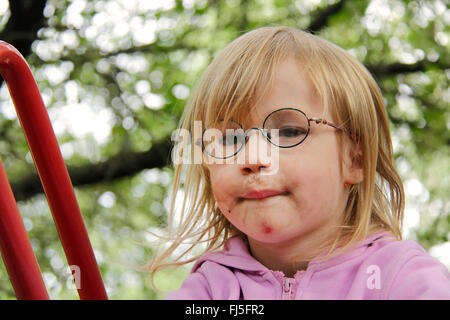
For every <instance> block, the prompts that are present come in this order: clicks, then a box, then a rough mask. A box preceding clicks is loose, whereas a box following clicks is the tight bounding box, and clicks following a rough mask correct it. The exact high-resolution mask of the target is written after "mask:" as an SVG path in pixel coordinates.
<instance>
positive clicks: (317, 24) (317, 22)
mask: <svg viewBox="0 0 450 320" xmlns="http://www.w3.org/2000/svg"><path fill="white" fill-rule="evenodd" d="M345 1H346V0H340V1H338V2H336V3H334V4H332V5H329V6H327V7H325V8H324V9H320V10H318V11H317V12H316V13H315V14H313V15H314V18H313V20H312V21H311V22H310V24H309V26H308V27H307V28H306V29H307V30H309V31H310V32H312V33H317V32H319V31H320V30H322V29H323V28H325V27H326V26H327V25H328V19H329V18H330V17H331V16H333V15H335V14H336V13H338V12H339V11H341V9H342V7H343V6H344V3H345Z"/></svg>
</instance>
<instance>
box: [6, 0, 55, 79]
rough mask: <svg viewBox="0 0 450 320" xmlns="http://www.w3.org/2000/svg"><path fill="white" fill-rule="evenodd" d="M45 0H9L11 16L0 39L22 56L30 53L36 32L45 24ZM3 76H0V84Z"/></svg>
mask: <svg viewBox="0 0 450 320" xmlns="http://www.w3.org/2000/svg"><path fill="white" fill-rule="evenodd" d="M46 3H47V0H33V1H27V0H9V9H10V11H11V16H10V17H9V20H8V22H7V23H6V25H5V28H4V29H3V30H2V31H1V32H0V39H1V40H3V41H6V42H8V43H10V44H11V45H13V46H14V47H15V48H16V49H17V50H19V52H20V53H21V54H22V55H23V56H24V57H26V56H28V55H29V54H30V53H31V44H32V43H33V41H34V40H36V39H37V32H38V31H39V29H40V28H42V27H43V26H44V25H45V23H46V22H45V21H46V18H45V17H44V7H45V4H46ZM2 84H3V78H1V77H0V86H1V85H2Z"/></svg>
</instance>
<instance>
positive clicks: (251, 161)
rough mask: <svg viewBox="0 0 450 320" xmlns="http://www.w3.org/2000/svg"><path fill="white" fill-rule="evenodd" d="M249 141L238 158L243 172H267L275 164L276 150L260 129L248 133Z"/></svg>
mask: <svg viewBox="0 0 450 320" xmlns="http://www.w3.org/2000/svg"><path fill="white" fill-rule="evenodd" d="M247 139H248V140H247V142H246V145H245V147H244V148H243V150H241V152H240V154H239V157H240V159H238V161H239V162H238V163H239V164H240V170H241V173H242V174H250V173H261V172H262V171H264V172H265V173H267V172H268V171H270V170H271V169H272V168H273V167H274V166H273V160H274V159H272V155H273V152H274V150H272V148H271V144H270V142H269V141H267V139H266V138H265V137H264V136H263V134H262V132H260V130H257V129H254V130H252V131H251V132H249V133H248V135H247Z"/></svg>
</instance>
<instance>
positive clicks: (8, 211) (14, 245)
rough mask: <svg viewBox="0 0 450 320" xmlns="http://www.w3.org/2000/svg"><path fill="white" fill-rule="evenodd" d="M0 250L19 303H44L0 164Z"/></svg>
mask: <svg viewBox="0 0 450 320" xmlns="http://www.w3.org/2000/svg"><path fill="white" fill-rule="evenodd" d="M0 250H1V253H2V257H3V261H4V262H5V266H6V270H7V271H8V274H9V277H10V279H11V284H12V286H13V288H14V291H15V292H16V296H17V298H18V299H20V300H48V299H49V296H48V293H47V289H46V288H45V284H44V280H43V279H42V275H41V271H40V269H39V265H38V263H37V260H36V257H35V256H34V252H33V249H32V247H31V244H30V240H29V239H28V234H27V232H26V231H25V226H24V225H23V221H22V219H21V217H20V213H19V209H18V208H17V203H16V200H15V199H14V194H13V192H12V190H11V186H10V185H9V181H8V177H7V176H6V172H5V170H4V169H3V165H2V161H1V160H0Z"/></svg>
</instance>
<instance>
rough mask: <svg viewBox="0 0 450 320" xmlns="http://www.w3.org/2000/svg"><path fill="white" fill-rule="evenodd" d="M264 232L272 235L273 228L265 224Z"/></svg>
mask: <svg viewBox="0 0 450 320" xmlns="http://www.w3.org/2000/svg"><path fill="white" fill-rule="evenodd" d="M263 232H264V233H266V234H268V233H272V227H271V226H268V225H266V224H264V225H263Z"/></svg>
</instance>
